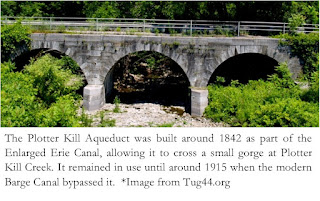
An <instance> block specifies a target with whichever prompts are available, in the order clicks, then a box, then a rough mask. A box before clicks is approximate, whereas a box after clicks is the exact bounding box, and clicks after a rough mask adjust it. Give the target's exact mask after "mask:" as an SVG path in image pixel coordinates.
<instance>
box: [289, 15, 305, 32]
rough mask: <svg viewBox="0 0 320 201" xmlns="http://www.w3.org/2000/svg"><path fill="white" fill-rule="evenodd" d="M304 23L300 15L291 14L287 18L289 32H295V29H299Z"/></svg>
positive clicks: (303, 18)
mask: <svg viewBox="0 0 320 201" xmlns="http://www.w3.org/2000/svg"><path fill="white" fill-rule="evenodd" d="M304 23H305V17H304V16H303V15H301V14H292V15H291V18H289V27H290V31H292V32H293V33H296V32H297V28H298V27H301V26H302V25H303V24H304Z"/></svg>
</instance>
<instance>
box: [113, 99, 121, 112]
mask: <svg viewBox="0 0 320 201" xmlns="http://www.w3.org/2000/svg"><path fill="white" fill-rule="evenodd" d="M113 104H114V105H115V107H114V109H113V112H114V113H120V112H121V110H120V98H119V97H118V96H116V97H115V98H114V100H113Z"/></svg>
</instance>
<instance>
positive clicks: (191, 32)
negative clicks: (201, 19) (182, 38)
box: [190, 20, 192, 36]
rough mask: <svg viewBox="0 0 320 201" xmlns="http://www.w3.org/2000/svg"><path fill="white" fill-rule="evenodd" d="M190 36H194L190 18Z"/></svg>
mask: <svg viewBox="0 0 320 201" xmlns="http://www.w3.org/2000/svg"><path fill="white" fill-rule="evenodd" d="M190 36H192V20H190Z"/></svg>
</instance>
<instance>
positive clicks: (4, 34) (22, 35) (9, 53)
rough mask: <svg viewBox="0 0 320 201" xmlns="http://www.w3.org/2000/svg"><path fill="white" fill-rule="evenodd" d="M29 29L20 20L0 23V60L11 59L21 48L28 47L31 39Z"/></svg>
mask: <svg viewBox="0 0 320 201" xmlns="http://www.w3.org/2000/svg"><path fill="white" fill-rule="evenodd" d="M30 33H31V32H30V29H29V28H28V27H26V26H22V24H21V22H17V23H15V24H13V25H1V60H2V62H4V61H8V60H10V59H12V58H13V57H14V56H15V55H16V54H17V53H18V52H19V51H21V50H22V49H29V48H30V44H31V39H30V38H29V34H30Z"/></svg>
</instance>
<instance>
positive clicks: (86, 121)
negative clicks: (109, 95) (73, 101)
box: [80, 107, 93, 127]
mask: <svg viewBox="0 0 320 201" xmlns="http://www.w3.org/2000/svg"><path fill="white" fill-rule="evenodd" d="M92 122H93V119H92V118H91V117H89V115H87V114H86V113H85V111H84V108H83V107H82V108H81V116H80V126H81V127H91V125H92Z"/></svg>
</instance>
